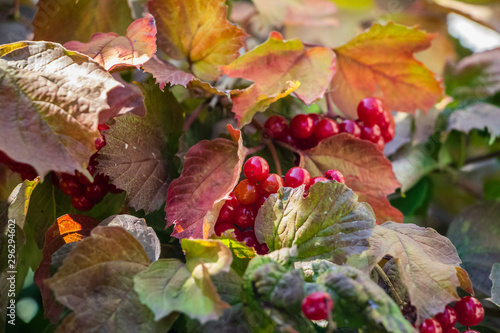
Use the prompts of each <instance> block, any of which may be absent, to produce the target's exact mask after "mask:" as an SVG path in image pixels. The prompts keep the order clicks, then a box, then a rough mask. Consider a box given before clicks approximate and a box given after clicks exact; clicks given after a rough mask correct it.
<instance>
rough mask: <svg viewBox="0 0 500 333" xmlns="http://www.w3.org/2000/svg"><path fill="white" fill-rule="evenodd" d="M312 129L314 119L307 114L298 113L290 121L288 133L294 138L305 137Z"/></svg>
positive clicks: (311, 132)
mask: <svg viewBox="0 0 500 333" xmlns="http://www.w3.org/2000/svg"><path fill="white" fill-rule="evenodd" d="M313 131H314V120H313V118H312V117H311V116H309V115H307V114H298V115H296V116H295V117H293V118H292V120H291V121H290V134H291V135H292V137H293V138H294V139H307V138H308V137H310V136H311V135H312V134H313Z"/></svg>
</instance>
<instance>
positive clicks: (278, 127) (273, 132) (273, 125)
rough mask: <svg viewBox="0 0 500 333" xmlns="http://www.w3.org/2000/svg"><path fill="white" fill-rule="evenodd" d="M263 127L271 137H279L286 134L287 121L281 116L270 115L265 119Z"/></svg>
mask: <svg viewBox="0 0 500 333" xmlns="http://www.w3.org/2000/svg"><path fill="white" fill-rule="evenodd" d="M264 129H265V130H266V133H267V135H269V136H270V137H271V138H273V139H281V138H283V137H284V136H285V135H287V134H288V123H287V121H286V119H285V118H284V117H282V116H272V117H269V118H268V119H267V120H266V123H265V124H264Z"/></svg>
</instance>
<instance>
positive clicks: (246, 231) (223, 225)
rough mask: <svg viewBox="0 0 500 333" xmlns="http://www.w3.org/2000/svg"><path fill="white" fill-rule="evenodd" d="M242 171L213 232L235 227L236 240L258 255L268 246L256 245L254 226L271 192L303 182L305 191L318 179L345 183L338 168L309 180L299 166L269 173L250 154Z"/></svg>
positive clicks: (267, 167)
mask: <svg viewBox="0 0 500 333" xmlns="http://www.w3.org/2000/svg"><path fill="white" fill-rule="evenodd" d="M243 174H244V175H245V177H246V179H243V180H242V181H240V183H239V184H238V185H237V186H236V187H235V189H234V191H233V192H232V193H230V194H229V196H230V198H229V199H228V200H226V202H225V203H224V205H223V206H222V208H221V210H220V212H219V218H218V219H217V222H216V224H215V234H216V235H217V236H220V235H221V234H222V233H223V232H224V231H226V230H229V229H235V234H236V239H237V240H239V241H240V242H244V243H246V245H247V246H249V247H253V248H255V250H256V252H257V253H258V254H266V253H267V252H268V251H269V249H268V247H267V245H266V244H264V243H263V244H259V242H258V241H257V238H256V236H255V233H254V230H253V227H254V224H255V218H256V217H257V213H258V211H259V208H260V207H261V206H262V204H263V203H264V202H265V201H266V199H267V198H268V197H269V196H270V195H271V194H273V193H277V192H278V190H279V189H280V187H283V186H287V187H293V188H295V187H299V186H301V185H304V184H305V187H306V191H307V190H308V189H309V187H310V186H311V185H313V184H315V183H317V182H320V181H328V180H336V181H338V182H340V183H344V176H343V175H342V174H341V173H340V172H339V171H337V170H328V171H327V172H325V177H314V178H312V179H311V176H310V175H309V172H308V171H307V170H306V169H304V168H300V167H294V168H291V169H290V170H288V172H287V173H286V175H285V176H284V177H282V176H280V175H278V174H275V173H269V164H268V163H267V161H266V160H265V159H263V158H262V157H259V156H254V157H251V158H249V159H248V160H247V161H246V162H245V164H244V165H243ZM235 227H236V228H235Z"/></svg>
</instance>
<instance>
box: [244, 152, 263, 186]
mask: <svg viewBox="0 0 500 333" xmlns="http://www.w3.org/2000/svg"><path fill="white" fill-rule="evenodd" d="M243 174H244V175H245V177H247V179H248V180H249V181H251V182H253V183H256V182H259V181H261V180H264V179H266V177H267V175H269V164H267V161H266V160H265V159H263V158H262V157H260V156H254V157H250V158H249V159H248V160H247V161H246V162H245V165H243Z"/></svg>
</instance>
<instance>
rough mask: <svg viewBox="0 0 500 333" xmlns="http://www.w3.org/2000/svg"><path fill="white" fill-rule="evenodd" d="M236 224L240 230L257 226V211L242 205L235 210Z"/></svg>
mask: <svg viewBox="0 0 500 333" xmlns="http://www.w3.org/2000/svg"><path fill="white" fill-rule="evenodd" d="M234 224H236V225H237V226H238V227H240V228H249V227H253V225H254V224H255V211H254V210H253V207H252V206H247V205H240V206H238V207H236V208H235V210H234Z"/></svg>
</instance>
